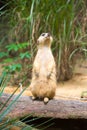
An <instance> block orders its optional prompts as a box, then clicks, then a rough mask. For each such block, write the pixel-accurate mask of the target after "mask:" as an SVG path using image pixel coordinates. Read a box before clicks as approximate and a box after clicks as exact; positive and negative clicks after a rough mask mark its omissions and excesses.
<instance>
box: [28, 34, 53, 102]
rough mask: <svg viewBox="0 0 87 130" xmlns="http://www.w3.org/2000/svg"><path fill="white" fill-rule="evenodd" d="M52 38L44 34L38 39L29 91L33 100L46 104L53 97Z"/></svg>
mask: <svg viewBox="0 0 87 130" xmlns="http://www.w3.org/2000/svg"><path fill="white" fill-rule="evenodd" d="M51 42H52V37H51V36H50V35H49V34H48V33H44V36H43V34H42V35H41V36H40V37H39V39H38V51H37V55H36V57H35V60H34V63H33V70H32V81H31V85H30V90H31V92H32V94H33V96H34V97H33V98H37V97H39V98H43V99H44V102H48V101H49V99H52V98H53V97H54V96H55V91H56V65H55V61H54V57H53V55H52V52H51Z"/></svg>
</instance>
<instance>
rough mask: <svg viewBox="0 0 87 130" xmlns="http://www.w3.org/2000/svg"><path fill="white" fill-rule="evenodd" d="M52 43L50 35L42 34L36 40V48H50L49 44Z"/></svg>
mask: <svg viewBox="0 0 87 130" xmlns="http://www.w3.org/2000/svg"><path fill="white" fill-rule="evenodd" d="M52 41H53V38H52V36H51V35H50V33H42V34H41V35H40V37H39V38H38V40H37V43H38V46H39V47H42V46H48V47H50V46H51V43H52Z"/></svg>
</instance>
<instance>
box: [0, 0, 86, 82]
mask: <svg viewBox="0 0 87 130" xmlns="http://www.w3.org/2000/svg"><path fill="white" fill-rule="evenodd" d="M86 23H87V1H86V0H10V1H9V0H4V1H3V0H0V63H2V66H3V70H4V71H6V72H10V73H11V74H12V75H13V78H14V81H13V83H15V84H18V82H24V83H25V84H26V83H29V82H30V79H31V70H32V63H33V60H34V57H35V54H36V51H37V38H38V37H39V35H40V34H41V33H42V32H50V33H51V34H52V36H53V39H54V41H53V44H52V51H53V54H54V57H55V61H56V65H57V80H68V79H70V78H71V77H72V75H73V59H75V60H74V61H76V60H77V59H78V58H80V57H78V55H77V57H76V58H74V56H75V55H76V54H80V55H81V56H83V57H86V56H87V34H86V33H87V24H86ZM74 63H75V62H74Z"/></svg>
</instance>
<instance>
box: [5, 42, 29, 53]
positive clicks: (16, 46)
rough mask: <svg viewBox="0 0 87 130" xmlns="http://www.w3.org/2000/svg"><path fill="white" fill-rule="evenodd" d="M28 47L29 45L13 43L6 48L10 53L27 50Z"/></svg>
mask: <svg viewBox="0 0 87 130" xmlns="http://www.w3.org/2000/svg"><path fill="white" fill-rule="evenodd" d="M28 45H29V43H19V44H16V43H11V44H9V45H7V46H6V48H7V50H8V52H9V51H18V50H20V49H25V48H27V46H28Z"/></svg>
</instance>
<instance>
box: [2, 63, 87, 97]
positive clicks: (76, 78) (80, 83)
mask: <svg viewBox="0 0 87 130" xmlns="http://www.w3.org/2000/svg"><path fill="white" fill-rule="evenodd" d="M16 88H17V87H13V86H8V87H6V88H5V90H4V92H5V93H13V91H14V90H15V89H16ZM83 91H87V60H85V61H80V62H79V63H78V64H76V66H75V68H74V75H73V78H72V79H71V80H69V81H66V82H60V83H58V87H57V90H56V95H55V98H56V99H57V98H69V99H80V97H81V94H82V92H83ZM18 93H20V88H19V89H18V90H17V92H16V94H18ZM23 95H28V96H31V95H32V94H31V92H30V91H29V89H28V88H27V89H26V90H25V91H24V93H23Z"/></svg>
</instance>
